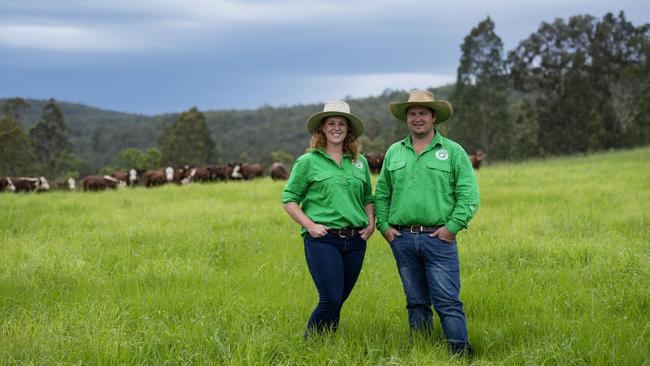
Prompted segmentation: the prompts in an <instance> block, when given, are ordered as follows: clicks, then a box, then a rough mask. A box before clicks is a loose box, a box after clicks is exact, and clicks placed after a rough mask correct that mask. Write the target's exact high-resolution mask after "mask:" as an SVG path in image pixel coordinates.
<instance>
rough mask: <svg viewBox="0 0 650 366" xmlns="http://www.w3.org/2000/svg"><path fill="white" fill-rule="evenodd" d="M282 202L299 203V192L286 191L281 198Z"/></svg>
mask: <svg viewBox="0 0 650 366" xmlns="http://www.w3.org/2000/svg"><path fill="white" fill-rule="evenodd" d="M280 200H281V201H282V203H288V202H295V203H297V204H300V196H298V195H297V194H291V193H286V192H285V193H284V194H283V195H282V197H281V198H280Z"/></svg>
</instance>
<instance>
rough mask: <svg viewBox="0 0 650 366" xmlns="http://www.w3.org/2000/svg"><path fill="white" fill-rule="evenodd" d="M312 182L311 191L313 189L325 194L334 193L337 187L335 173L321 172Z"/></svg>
mask: <svg viewBox="0 0 650 366" xmlns="http://www.w3.org/2000/svg"><path fill="white" fill-rule="evenodd" d="M311 180H312V181H311V184H310V187H309V189H313V190H314V191H317V192H321V193H324V194H330V193H332V192H333V189H334V188H335V186H336V184H335V183H334V174H333V173H327V172H321V173H318V174H316V175H314V177H313V178H312V179H311Z"/></svg>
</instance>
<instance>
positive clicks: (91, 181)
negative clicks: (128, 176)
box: [83, 175, 126, 191]
mask: <svg viewBox="0 0 650 366" xmlns="http://www.w3.org/2000/svg"><path fill="white" fill-rule="evenodd" d="M83 186H84V191H103V190H105V189H107V188H111V189H116V188H123V187H125V186H126V183H125V182H122V181H120V180H117V179H115V178H113V177H111V176H110V175H104V176H99V175H91V176H88V177H85V178H84V180H83Z"/></svg>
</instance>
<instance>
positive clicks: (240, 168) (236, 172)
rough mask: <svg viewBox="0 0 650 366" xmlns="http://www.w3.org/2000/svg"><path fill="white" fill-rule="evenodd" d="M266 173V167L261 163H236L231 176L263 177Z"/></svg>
mask: <svg viewBox="0 0 650 366" xmlns="http://www.w3.org/2000/svg"><path fill="white" fill-rule="evenodd" d="M263 174H264V168H262V166H261V165H260V164H253V165H248V164H241V163H238V164H235V165H234V167H233V169H232V174H231V175H230V177H231V178H232V179H243V180H250V179H253V178H255V177H261V176H262V175H263Z"/></svg>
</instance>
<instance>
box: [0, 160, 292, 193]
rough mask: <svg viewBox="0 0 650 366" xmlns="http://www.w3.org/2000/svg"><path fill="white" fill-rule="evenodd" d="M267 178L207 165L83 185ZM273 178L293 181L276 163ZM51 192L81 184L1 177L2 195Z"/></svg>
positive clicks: (123, 174)
mask: <svg viewBox="0 0 650 366" xmlns="http://www.w3.org/2000/svg"><path fill="white" fill-rule="evenodd" d="M263 175H264V168H263V167H262V166H261V165H260V164H251V165H249V164H223V165H206V166H202V167H198V168H193V167H190V166H184V167H180V168H173V167H167V168H164V169H159V170H149V171H146V172H143V171H141V170H138V169H129V170H128V171H120V170H118V171H114V172H112V173H111V174H109V175H91V176H87V177H85V178H84V179H83V181H82V187H83V190H84V191H103V190H106V189H116V188H123V187H135V186H138V185H142V186H145V187H155V186H161V185H164V184H168V183H176V184H180V185H185V184H189V183H193V182H215V181H229V180H251V179H254V178H258V177H261V176H263ZM270 176H271V178H272V179H273V180H283V179H287V178H288V177H289V172H288V171H287V169H286V167H285V166H284V165H283V164H282V163H273V165H272V166H271V168H270ZM50 189H59V190H70V191H74V190H76V189H77V182H76V181H75V179H74V178H68V179H67V180H66V181H61V182H54V183H53V184H50V183H48V181H47V179H45V177H38V178H29V177H2V176H0V192H2V191H9V192H38V191H49V190H50Z"/></svg>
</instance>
